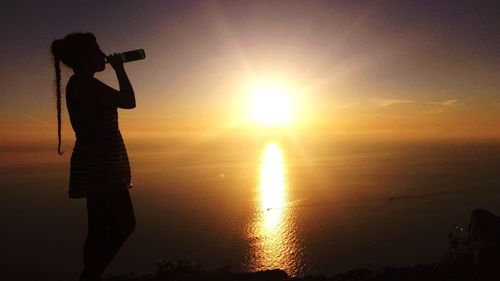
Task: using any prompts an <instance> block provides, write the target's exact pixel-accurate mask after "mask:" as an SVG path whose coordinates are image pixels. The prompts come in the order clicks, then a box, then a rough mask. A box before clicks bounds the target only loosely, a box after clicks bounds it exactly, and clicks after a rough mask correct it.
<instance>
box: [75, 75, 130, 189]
mask: <svg viewBox="0 0 500 281" xmlns="http://www.w3.org/2000/svg"><path fill="white" fill-rule="evenodd" d="M117 93H118V91H116V90H115V89H113V88H111V87H109V86H107V85H105V84H104V83H102V82H100V81H99V80H97V79H95V78H87V79H82V78H77V77H75V76H72V77H71V78H70V80H69V81H68V84H67V87H66V105H67V108H68V112H69V117H70V120H71V126H72V127H73V130H74V132H75V136H76V142H75V146H74V148H73V154H72V155H71V168H70V178H69V197H71V198H82V197H87V195H89V194H91V193H93V192H99V191H105V190H109V189H114V188H130V187H132V184H131V174H130V165H129V160H128V156H127V150H126V148H125V144H124V143H123V139H122V136H121V134H120V129H119V127H118V111H117V105H116V103H115V102H114V101H116V100H117V99H116V95H117Z"/></svg>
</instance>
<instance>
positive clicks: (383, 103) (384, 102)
mask: <svg viewBox="0 0 500 281" xmlns="http://www.w3.org/2000/svg"><path fill="white" fill-rule="evenodd" d="M373 102H374V103H375V105H376V106H378V107H389V106H393V105H401V104H408V103H413V102H414V101H413V100H405V99H375V100H373Z"/></svg>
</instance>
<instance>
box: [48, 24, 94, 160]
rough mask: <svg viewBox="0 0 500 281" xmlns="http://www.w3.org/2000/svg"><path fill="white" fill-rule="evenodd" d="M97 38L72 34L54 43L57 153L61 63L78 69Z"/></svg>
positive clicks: (59, 136)
mask: <svg viewBox="0 0 500 281" xmlns="http://www.w3.org/2000/svg"><path fill="white" fill-rule="evenodd" d="M95 42H96V38H95V36H94V34H92V33H79V32H77V33H71V34H68V35H67V36H66V37H64V39H57V40H54V41H53V42H52V46H51V49H52V55H53V56H54V68H55V71H56V105H57V141H58V144H57V153H59V155H62V154H63V152H62V151H61V63H60V62H61V61H62V62H63V63H64V64H65V65H67V66H69V67H71V68H73V69H74V68H75V67H78V64H79V63H80V55H81V54H82V53H84V52H85V51H86V50H87V48H88V47H89V46H91V45H92V44H95Z"/></svg>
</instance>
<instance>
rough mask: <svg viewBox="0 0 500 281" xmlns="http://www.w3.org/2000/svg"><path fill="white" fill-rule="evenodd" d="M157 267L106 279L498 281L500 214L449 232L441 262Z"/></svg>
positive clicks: (475, 215) (479, 214) (476, 214)
mask: <svg viewBox="0 0 500 281" xmlns="http://www.w3.org/2000/svg"><path fill="white" fill-rule="evenodd" d="M156 265H157V271H156V272H154V273H147V274H137V273H133V274H126V275H121V276H110V277H108V278H107V279H105V280H106V281H174V280H175V281H230V280H241V281H283V280H304V281H306V280H307V281H320V280H331V281H393V280H394V281H427V280H429V281H438V280H439V281H448V280H449V281H469V280H474V281H495V280H500V217H498V216H496V215H494V214H492V213H490V212H488V211H485V210H481V209H478V210H475V211H473V212H472V215H471V220H470V224H469V226H468V229H463V228H462V227H460V226H456V227H455V230H454V232H452V233H450V235H449V249H448V252H447V253H445V255H444V257H443V258H442V260H441V261H439V262H436V263H432V264H419V265H416V266H413V267H386V268H382V269H380V270H376V271H372V270H369V269H362V268H359V269H353V270H351V271H348V272H345V273H341V274H337V275H335V276H330V277H327V276H324V275H306V276H301V277H291V276H288V275H287V274H286V273H285V272H284V271H282V270H279V269H275V270H268V271H260V272H251V273H250V272H244V273H238V272H232V271H231V270H230V269H229V268H222V269H218V270H213V271H204V270H202V269H201V266H200V265H199V264H197V263H195V262H191V261H158V262H157V263H156Z"/></svg>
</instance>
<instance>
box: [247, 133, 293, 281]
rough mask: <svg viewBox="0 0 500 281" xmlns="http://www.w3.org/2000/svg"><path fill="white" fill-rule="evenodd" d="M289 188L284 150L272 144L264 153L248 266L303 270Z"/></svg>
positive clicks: (250, 267) (264, 268)
mask: <svg viewBox="0 0 500 281" xmlns="http://www.w3.org/2000/svg"><path fill="white" fill-rule="evenodd" d="M288 192H289V191H288V186H287V179H286V169H285V162H284V158H283V155H282V150H281V148H280V147H279V146H278V145H277V144H274V143H272V144H269V145H267V147H266V148H265V150H264V153H263V157H262V163H261V166H260V182H259V194H258V200H257V202H256V211H255V215H254V217H253V220H252V221H251V223H250V225H249V228H248V233H247V236H248V238H250V245H249V252H248V262H247V266H248V270H251V271H258V270H267V269H276V268H279V269H282V270H284V271H286V272H287V273H288V274H290V275H292V276H293V275H297V274H298V273H299V271H300V268H301V266H302V265H301V264H302V258H301V255H302V249H301V247H300V243H299V237H298V235H297V230H296V227H295V224H294V217H293V215H294V214H293V209H292V208H289V206H288V204H289V202H288V200H289V198H288V194H289V193H288Z"/></svg>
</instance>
